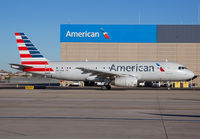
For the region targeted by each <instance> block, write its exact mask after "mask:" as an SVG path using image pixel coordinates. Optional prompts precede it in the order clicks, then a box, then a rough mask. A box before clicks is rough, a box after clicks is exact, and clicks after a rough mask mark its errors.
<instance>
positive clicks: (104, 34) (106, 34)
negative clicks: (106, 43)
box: [100, 28, 110, 39]
mask: <svg viewBox="0 0 200 139" xmlns="http://www.w3.org/2000/svg"><path fill="white" fill-rule="evenodd" d="M100 31H101V32H102V33H103V36H104V37H105V38H106V39H110V37H109V36H108V33H107V32H105V31H104V29H103V28H100Z"/></svg>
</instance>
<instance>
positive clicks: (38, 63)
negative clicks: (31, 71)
mask: <svg viewBox="0 0 200 139" xmlns="http://www.w3.org/2000/svg"><path fill="white" fill-rule="evenodd" d="M22 64H23V65H48V62H47V61H22Z"/></svg>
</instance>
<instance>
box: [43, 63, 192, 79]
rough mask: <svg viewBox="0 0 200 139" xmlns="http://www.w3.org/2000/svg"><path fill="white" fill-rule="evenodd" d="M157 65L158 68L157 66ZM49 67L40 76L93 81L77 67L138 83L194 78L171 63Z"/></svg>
mask: <svg viewBox="0 0 200 139" xmlns="http://www.w3.org/2000/svg"><path fill="white" fill-rule="evenodd" d="M158 63H159V65H160V66H158V65H157V64H158ZM49 67H52V69H53V72H50V71H46V72H43V73H41V74H43V75H44V74H45V75H49V76H50V77H52V78H57V79H63V80H73V81H85V80H92V79H93V78H91V73H87V72H86V73H84V72H83V71H81V70H80V69H77V68H79V67H83V68H86V69H92V70H97V71H102V72H110V73H114V74H119V75H123V74H124V75H125V74H127V75H131V76H136V77H137V79H138V80H140V81H178V80H187V79H190V78H192V77H193V76H194V74H193V72H191V71H190V70H188V69H182V70H180V69H179V67H182V65H181V64H178V63H171V62H49ZM47 68H48V67H47ZM161 68H162V69H163V70H161Z"/></svg>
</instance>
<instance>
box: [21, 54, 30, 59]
mask: <svg viewBox="0 0 200 139" xmlns="http://www.w3.org/2000/svg"><path fill="white" fill-rule="evenodd" d="M20 57H21V58H32V56H31V54H20Z"/></svg>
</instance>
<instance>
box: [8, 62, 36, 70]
mask: <svg viewBox="0 0 200 139" xmlns="http://www.w3.org/2000/svg"><path fill="white" fill-rule="evenodd" d="M10 67H11V68H13V69H17V70H24V69H29V68H32V66H26V65H21V64H12V63H10Z"/></svg>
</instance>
